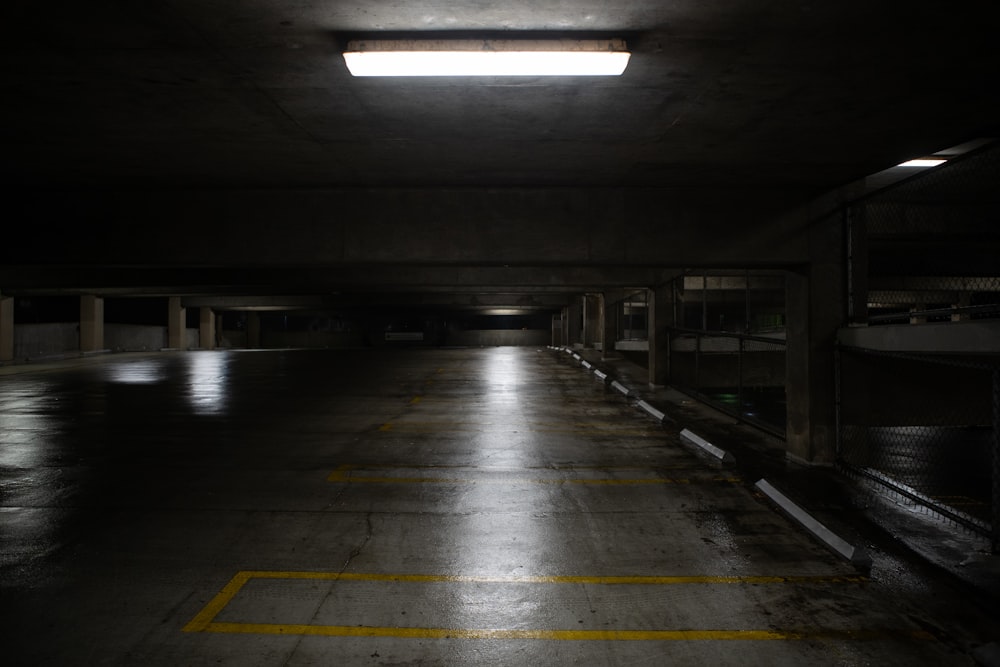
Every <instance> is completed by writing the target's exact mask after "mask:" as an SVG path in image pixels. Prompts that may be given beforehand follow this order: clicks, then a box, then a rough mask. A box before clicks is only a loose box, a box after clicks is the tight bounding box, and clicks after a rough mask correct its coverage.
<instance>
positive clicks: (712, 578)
mask: <svg viewBox="0 0 1000 667" xmlns="http://www.w3.org/2000/svg"><path fill="white" fill-rule="evenodd" d="M237 579H239V580H240V581H241V582H242V583H246V582H247V581H249V580H251V579H311V580H321V581H380V582H386V581H389V582H401V583H472V584H483V583H485V584H592V585H598V586H621V585H628V586H668V585H677V584H860V583H865V582H867V581H868V579H867V577H864V576H860V575H789V576H779V575H744V576H738V575H673V576H582V575H552V576H517V577H514V576H511V577H495V576H477V575H452V574H375V573H369V572H302V571H271V570H262V571H246V572H240V573H239V575H237V576H236V577H234V579H233V581H236V580H237ZM231 583H232V582H231ZM242 583H241V584H240V585H241V586H242ZM227 588H228V586H227ZM223 590H224V591H225V590H226V589H223Z"/></svg>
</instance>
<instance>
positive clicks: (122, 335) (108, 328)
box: [104, 324, 167, 352]
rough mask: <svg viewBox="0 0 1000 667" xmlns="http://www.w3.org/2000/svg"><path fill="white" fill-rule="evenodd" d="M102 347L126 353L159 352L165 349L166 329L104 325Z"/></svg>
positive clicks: (131, 325)
mask: <svg viewBox="0 0 1000 667" xmlns="http://www.w3.org/2000/svg"><path fill="white" fill-rule="evenodd" d="M104 347H105V348H106V349H108V350H115V351H127V352H141V351H151V350H161V349H163V348H165V347H167V328H166V327H157V326H147V325H142V324H105V325H104Z"/></svg>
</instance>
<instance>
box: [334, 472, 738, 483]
mask: <svg viewBox="0 0 1000 667" xmlns="http://www.w3.org/2000/svg"><path fill="white" fill-rule="evenodd" d="M327 481H330V482H350V483H352V484H507V485H510V484H552V485H561V484H575V485H578V486H643V485H664V484H677V485H685V484H738V483H739V482H741V481H742V480H741V479H740V478H738V477H713V478H710V479H703V480H692V479H667V478H659V479H539V478H536V479H530V478H525V477H505V478H499V479H498V478H484V479H469V478H459V477H360V476H354V475H348V474H346V473H344V472H340V471H334V472H333V473H331V474H330V476H329V477H327Z"/></svg>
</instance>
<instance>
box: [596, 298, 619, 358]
mask: <svg viewBox="0 0 1000 667" xmlns="http://www.w3.org/2000/svg"><path fill="white" fill-rule="evenodd" d="M600 296H601V357H602V358H603V359H617V358H619V356H620V355H619V354H618V353H617V352H616V351H615V343H616V342H618V311H619V310H620V309H621V302H622V299H623V298H624V292H623V291H622V290H620V289H619V290H606V291H604V292H603V293H602V294H601V295H600Z"/></svg>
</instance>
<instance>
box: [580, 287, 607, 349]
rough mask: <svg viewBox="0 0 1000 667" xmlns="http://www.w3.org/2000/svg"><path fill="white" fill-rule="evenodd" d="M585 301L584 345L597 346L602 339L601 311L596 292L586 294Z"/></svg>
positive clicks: (583, 300)
mask: <svg viewBox="0 0 1000 667" xmlns="http://www.w3.org/2000/svg"><path fill="white" fill-rule="evenodd" d="M582 302H583V341H582V342H583V346H584V347H591V348H592V347H596V346H597V343H598V342H599V341H600V338H599V337H598V336H600V329H601V326H602V325H601V313H600V303H599V300H598V296H597V295H596V294H584V295H583V297H582Z"/></svg>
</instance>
